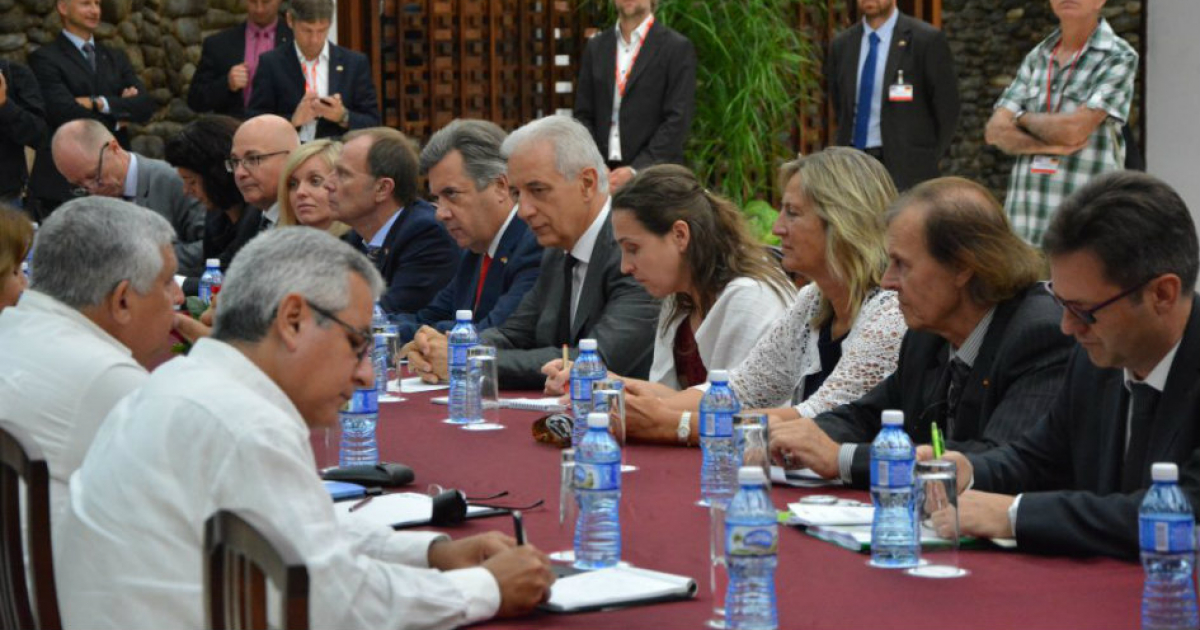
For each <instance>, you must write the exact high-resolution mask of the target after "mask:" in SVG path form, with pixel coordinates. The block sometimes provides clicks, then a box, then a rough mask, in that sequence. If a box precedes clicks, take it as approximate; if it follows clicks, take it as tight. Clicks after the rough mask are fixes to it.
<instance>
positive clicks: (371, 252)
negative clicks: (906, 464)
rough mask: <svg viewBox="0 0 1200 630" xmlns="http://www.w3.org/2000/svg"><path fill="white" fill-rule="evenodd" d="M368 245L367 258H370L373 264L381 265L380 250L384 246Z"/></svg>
mask: <svg viewBox="0 0 1200 630" xmlns="http://www.w3.org/2000/svg"><path fill="white" fill-rule="evenodd" d="M366 247H367V259H369V260H370V261H371V264H373V265H375V266H376V267H379V250H380V249H382V248H380V247H374V246H372V245H367V246H366Z"/></svg>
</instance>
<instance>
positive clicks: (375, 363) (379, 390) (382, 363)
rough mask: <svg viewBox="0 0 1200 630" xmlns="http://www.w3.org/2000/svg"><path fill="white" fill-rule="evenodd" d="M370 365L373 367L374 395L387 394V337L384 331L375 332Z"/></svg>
mask: <svg viewBox="0 0 1200 630" xmlns="http://www.w3.org/2000/svg"><path fill="white" fill-rule="evenodd" d="M371 366H372V367H374V368H375V393H376V395H378V396H387V383H388V338H387V335H385V334H384V333H381V332H377V333H375V349H374V350H373V351H372V354H371Z"/></svg>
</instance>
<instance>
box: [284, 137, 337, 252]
mask: <svg viewBox="0 0 1200 630" xmlns="http://www.w3.org/2000/svg"><path fill="white" fill-rule="evenodd" d="M341 153H342V143H340V142H336V141H334V140H328V139H323V140H314V141H312V142H309V143H307V144H304V145H302V146H301V147H300V148H299V149H296V150H295V151H292V153H291V155H289V156H288V159H287V163H285V164H284V166H283V172H282V173H281V174H280V175H279V189H280V190H281V191H283V193H284V194H283V195H280V197H279V225H280V226H281V227H282V226H287V225H307V226H309V227H314V228H317V229H318V230H325V231H327V232H329V233H330V234H332V235H334V236H338V237H340V236H341V235H343V234H345V233H346V232H348V231H350V227H349V226H348V225H346V224H345V223H342V222H341V221H335V220H334V218H333V211H332V210H331V209H330V208H329V191H328V190H326V189H325V180H327V179H329V178H330V177H333V168H334V165H335V164H336V163H337V160H338V156H339V155H341Z"/></svg>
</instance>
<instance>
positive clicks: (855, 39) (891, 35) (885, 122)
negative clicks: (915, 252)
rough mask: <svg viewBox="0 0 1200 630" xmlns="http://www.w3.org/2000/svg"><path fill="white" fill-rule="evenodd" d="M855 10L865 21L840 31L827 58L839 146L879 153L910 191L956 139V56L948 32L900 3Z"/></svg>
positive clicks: (863, 4) (861, 3)
mask: <svg viewBox="0 0 1200 630" xmlns="http://www.w3.org/2000/svg"><path fill="white" fill-rule="evenodd" d="M858 11H859V13H861V14H862V16H863V19H862V22H859V23H858V24H855V25H854V26H852V27H850V28H848V29H846V30H845V31H843V32H841V33H839V34H838V36H837V37H835V38H834V39H833V43H832V44H831V45H830V47H829V53H828V54H827V55H826V57H825V80H826V82H827V84H828V88H827V89H828V92H829V99H830V102H831V103H832V105H833V112H834V116H835V117H836V119H837V138H836V143H837V144H839V145H845V146H853V147H855V148H858V149H862V150H864V151H866V152H867V153H870V154H871V155H873V156H875V157H876V158H877V159H879V160H880V161H881V162H883V165H884V166H885V167H887V170H888V172H889V173H891V174H892V179H894V180H895V181H896V188H898V189H900V190H907V189H908V188H911V187H912V186H914V185H916V184H918V183H920V182H922V181H925V180H927V179H932V178H934V177H937V176H938V160H940V159H941V158H942V156H944V155H945V154H946V150H947V149H948V148H949V147H950V141H951V139H953V138H954V130H955V128H956V127H957V125H958V111H959V101H958V78H957V77H956V76H955V74H954V60H953V57H952V56H951V54H950V46H949V45H948V44H947V43H946V36H945V35H943V34H942V32H941V31H939V30H937V29H935V28H933V27H932V26H930V25H928V24H926V23H925V22H922V21H920V20H917V19H913V18H911V17H908V16H907V15H904V14H902V13H900V11H899V10H897V9H896V2H895V0H858ZM868 62H874V63H868Z"/></svg>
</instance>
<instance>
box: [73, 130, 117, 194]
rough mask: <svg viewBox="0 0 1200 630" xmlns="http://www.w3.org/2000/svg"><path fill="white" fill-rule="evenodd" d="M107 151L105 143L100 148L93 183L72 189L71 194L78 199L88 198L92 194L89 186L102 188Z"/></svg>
mask: <svg viewBox="0 0 1200 630" xmlns="http://www.w3.org/2000/svg"><path fill="white" fill-rule="evenodd" d="M107 150H108V143H107V142H105V143H104V145H103V146H101V147H100V158H99V160H98V163H97V164H96V176H95V177H92V178H91V181H89V182H87V183H85V184H83V185H82V186H76V187H74V188H72V189H71V194H73V195H75V196H76V197H86V196H87V195H89V194H91V191H90V190H88V186H89V185H90V186H92V187H93V188H99V187H100V178H102V177H104V152H105V151H107Z"/></svg>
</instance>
